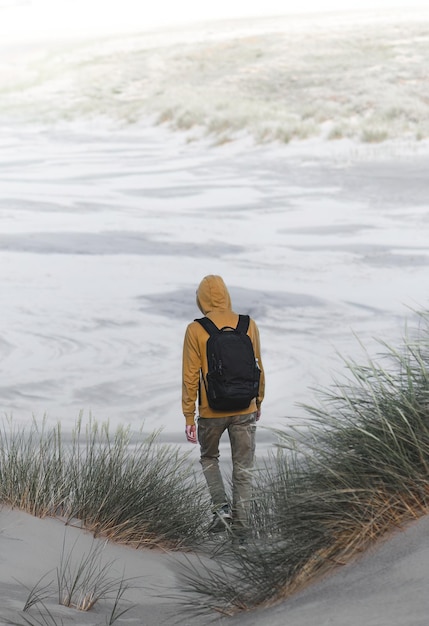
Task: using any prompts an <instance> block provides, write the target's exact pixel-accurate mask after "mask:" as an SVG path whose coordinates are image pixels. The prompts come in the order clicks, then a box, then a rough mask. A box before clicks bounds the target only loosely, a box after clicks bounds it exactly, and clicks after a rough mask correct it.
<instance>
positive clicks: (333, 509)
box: [182, 313, 429, 614]
mask: <svg viewBox="0 0 429 626" xmlns="http://www.w3.org/2000/svg"><path fill="white" fill-rule="evenodd" d="M420 320H421V324H420V326H419V329H418V331H417V332H416V333H414V336H413V337H410V335H409V334H407V336H406V337H405V338H404V341H403V344H402V346H401V348H400V349H394V348H391V347H389V346H388V345H386V344H384V343H382V342H380V345H381V348H382V352H381V353H380V355H379V356H378V357H377V359H376V360H375V359H372V358H370V357H369V355H368V354H366V355H365V358H366V362H365V363H364V365H359V364H358V363H356V362H351V361H347V360H345V361H344V363H345V366H346V373H345V375H344V377H343V379H342V380H340V381H338V380H336V381H334V382H333V384H332V386H331V387H329V388H328V389H321V390H320V389H319V390H317V391H316V394H317V398H318V402H317V404H316V405H315V406H313V405H307V406H306V407H305V408H306V411H307V413H308V420H306V421H305V424H304V425H303V426H302V427H301V428H298V429H297V428H295V429H286V428H285V429H281V428H280V429H278V430H276V431H275V432H276V435H277V444H276V449H275V450H273V451H272V453H271V454H270V456H269V458H268V459H267V460H266V462H265V464H264V466H263V467H262V468H259V469H258V470H257V471H256V472H255V500H254V504H253V517H252V528H251V536H250V537H249V540H248V543H247V545H246V546H245V549H236V548H235V547H234V545H233V544H231V545H230V547H229V548H228V547H226V548H225V549H224V550H222V551H218V553H217V554H215V555H213V558H212V559H211V560H209V561H202V562H201V565H200V566H198V567H195V565H194V566H193V567H192V568H191V567H185V568H184V569H185V570H186V571H183V573H182V580H183V586H184V588H186V589H187V590H188V591H189V592H190V591H191V590H192V592H193V593H188V594H187V599H186V603H187V608H188V609H191V610H195V611H196V612H201V611H204V610H206V611H213V610H214V611H217V612H220V613H224V614H233V613H236V612H237V611H240V610H243V609H251V608H254V607H256V606H263V605H268V604H272V603H274V602H276V601H279V600H281V599H284V598H286V597H288V596H289V595H290V594H292V593H294V592H295V591H297V590H299V589H301V588H303V587H304V586H305V585H306V584H308V583H309V582H310V581H314V580H316V579H317V578H318V577H319V576H321V575H323V574H326V573H327V572H330V571H332V570H334V569H335V568H338V567H341V566H342V565H343V564H345V563H348V562H350V560H352V559H353V558H355V557H356V556H357V555H358V554H360V553H361V552H362V551H364V550H366V549H367V548H368V547H369V546H370V545H372V544H373V543H374V542H375V541H377V540H378V539H380V538H381V537H383V536H385V535H386V534H388V533H391V532H392V531H394V530H395V529H398V528H401V527H403V526H404V525H405V524H407V523H409V522H411V521H413V520H415V519H417V518H419V517H421V516H422V515H425V514H427V513H428V512H429V333H428V325H429V314H427V313H421V314H420ZM227 543H228V542H227V541H226V544H227Z"/></svg>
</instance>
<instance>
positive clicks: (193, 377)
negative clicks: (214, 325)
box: [182, 324, 201, 424]
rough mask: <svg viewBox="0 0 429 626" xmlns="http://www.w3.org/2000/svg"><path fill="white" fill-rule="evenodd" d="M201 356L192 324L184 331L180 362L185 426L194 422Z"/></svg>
mask: <svg viewBox="0 0 429 626" xmlns="http://www.w3.org/2000/svg"><path fill="white" fill-rule="evenodd" d="M200 369H201V355H200V348H199V345H198V339H197V334H196V331H195V327H194V326H193V324H189V326H188V328H187V329H186V333H185V339H184V342H183V361H182V410H183V415H184V416H185V419H186V424H194V422H195V403H196V401H197V396H198V386H199V382H200Z"/></svg>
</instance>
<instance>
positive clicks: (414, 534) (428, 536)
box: [230, 517, 429, 626]
mask: <svg viewBox="0 0 429 626" xmlns="http://www.w3.org/2000/svg"><path fill="white" fill-rule="evenodd" d="M428 585H429V517H424V518H422V519H421V520H419V521H418V522H415V523H413V524H411V525H409V526H408V528H406V529H404V530H398V531H397V532H396V533H395V534H394V535H393V536H391V537H390V538H389V539H388V540H385V541H383V542H379V543H378V544H377V545H375V546H374V547H373V548H372V549H370V550H369V551H368V552H366V553H365V554H364V555H363V556H362V557H361V558H359V559H357V560H356V561H354V562H353V563H350V564H348V565H345V566H342V567H340V568H339V569H338V570H337V571H336V572H335V573H334V574H333V575H331V576H328V577H326V578H325V579H324V580H323V581H321V582H318V583H316V584H314V585H311V586H309V587H308V588H307V589H306V590H305V591H303V592H301V593H299V594H297V595H296V596H294V597H291V598H290V599H289V600H287V601H286V602H284V603H281V604H279V605H278V606H276V607H273V608H271V609H268V610H266V611H262V612H261V611H256V612H254V613H249V614H247V615H239V616H237V617H235V618H233V619H232V620H231V621H230V623H231V626H232V625H233V624H234V625H235V624H243V626H256V625H258V626H259V624H267V625H269V626H285V625H287V626H313V625H314V626H316V624H317V626H364V625H365V626H427V624H428V615H429V595H428V591H427V590H428Z"/></svg>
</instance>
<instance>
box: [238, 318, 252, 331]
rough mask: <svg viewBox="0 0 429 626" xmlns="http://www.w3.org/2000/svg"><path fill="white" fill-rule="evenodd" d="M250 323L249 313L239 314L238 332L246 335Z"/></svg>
mask: <svg viewBox="0 0 429 626" xmlns="http://www.w3.org/2000/svg"><path fill="white" fill-rule="evenodd" d="M249 324H250V317H249V316H248V315H239V316H238V324H237V330H238V332H240V333H243V335H246V334H247V331H248V330H249Z"/></svg>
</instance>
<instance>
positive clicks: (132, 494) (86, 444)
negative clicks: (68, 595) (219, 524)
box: [0, 419, 208, 549]
mask: <svg viewBox="0 0 429 626" xmlns="http://www.w3.org/2000/svg"><path fill="white" fill-rule="evenodd" d="M0 502H1V503H3V504H7V505H10V506H12V507H16V508H18V509H21V510H23V511H26V512H28V513H31V514H33V515H36V516H38V517H46V516H53V517H61V518H62V519H65V521H66V522H67V523H77V524H79V525H80V526H82V527H85V528H86V529H87V530H90V531H91V532H93V534H94V535H95V536H104V537H106V538H109V539H112V540H114V541H116V542H118V543H126V544H129V545H132V546H134V547H136V548H137V547H141V546H148V547H153V546H159V547H164V548H169V549H178V548H186V547H188V546H190V545H194V543H195V541H196V540H198V537H199V536H200V535H201V533H202V530H201V529H202V527H203V526H204V523H203V522H204V521H205V519H206V515H207V511H208V506H207V501H206V495H205V490H204V488H203V486H202V484H201V482H200V481H198V480H197V478H196V476H195V473H194V471H193V468H192V465H191V463H189V457H188V455H187V454H183V453H181V452H180V451H179V449H178V448H177V447H173V446H170V445H161V444H159V443H158V434H157V433H153V434H151V435H150V436H148V437H144V438H142V439H140V440H139V439H138V438H134V439H132V438H131V436H130V433H129V431H128V430H127V429H123V428H118V429H117V430H116V431H115V432H114V433H113V435H111V433H110V430H109V427H108V425H107V424H102V425H99V424H98V423H97V422H96V421H94V420H91V419H90V420H89V421H88V423H85V424H84V422H83V420H82V419H79V420H78V421H77V424H76V428H75V430H74V432H73V434H72V437H71V440H68V439H67V438H65V437H64V436H63V435H62V433H61V429H60V426H59V425H58V426H55V427H54V428H48V427H47V425H46V423H43V424H42V425H41V426H39V425H37V423H36V422H33V423H32V424H31V426H30V427H29V428H25V427H22V426H16V425H14V423H13V420H11V419H8V420H6V421H5V422H4V423H3V425H2V428H1V430H0Z"/></svg>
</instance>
